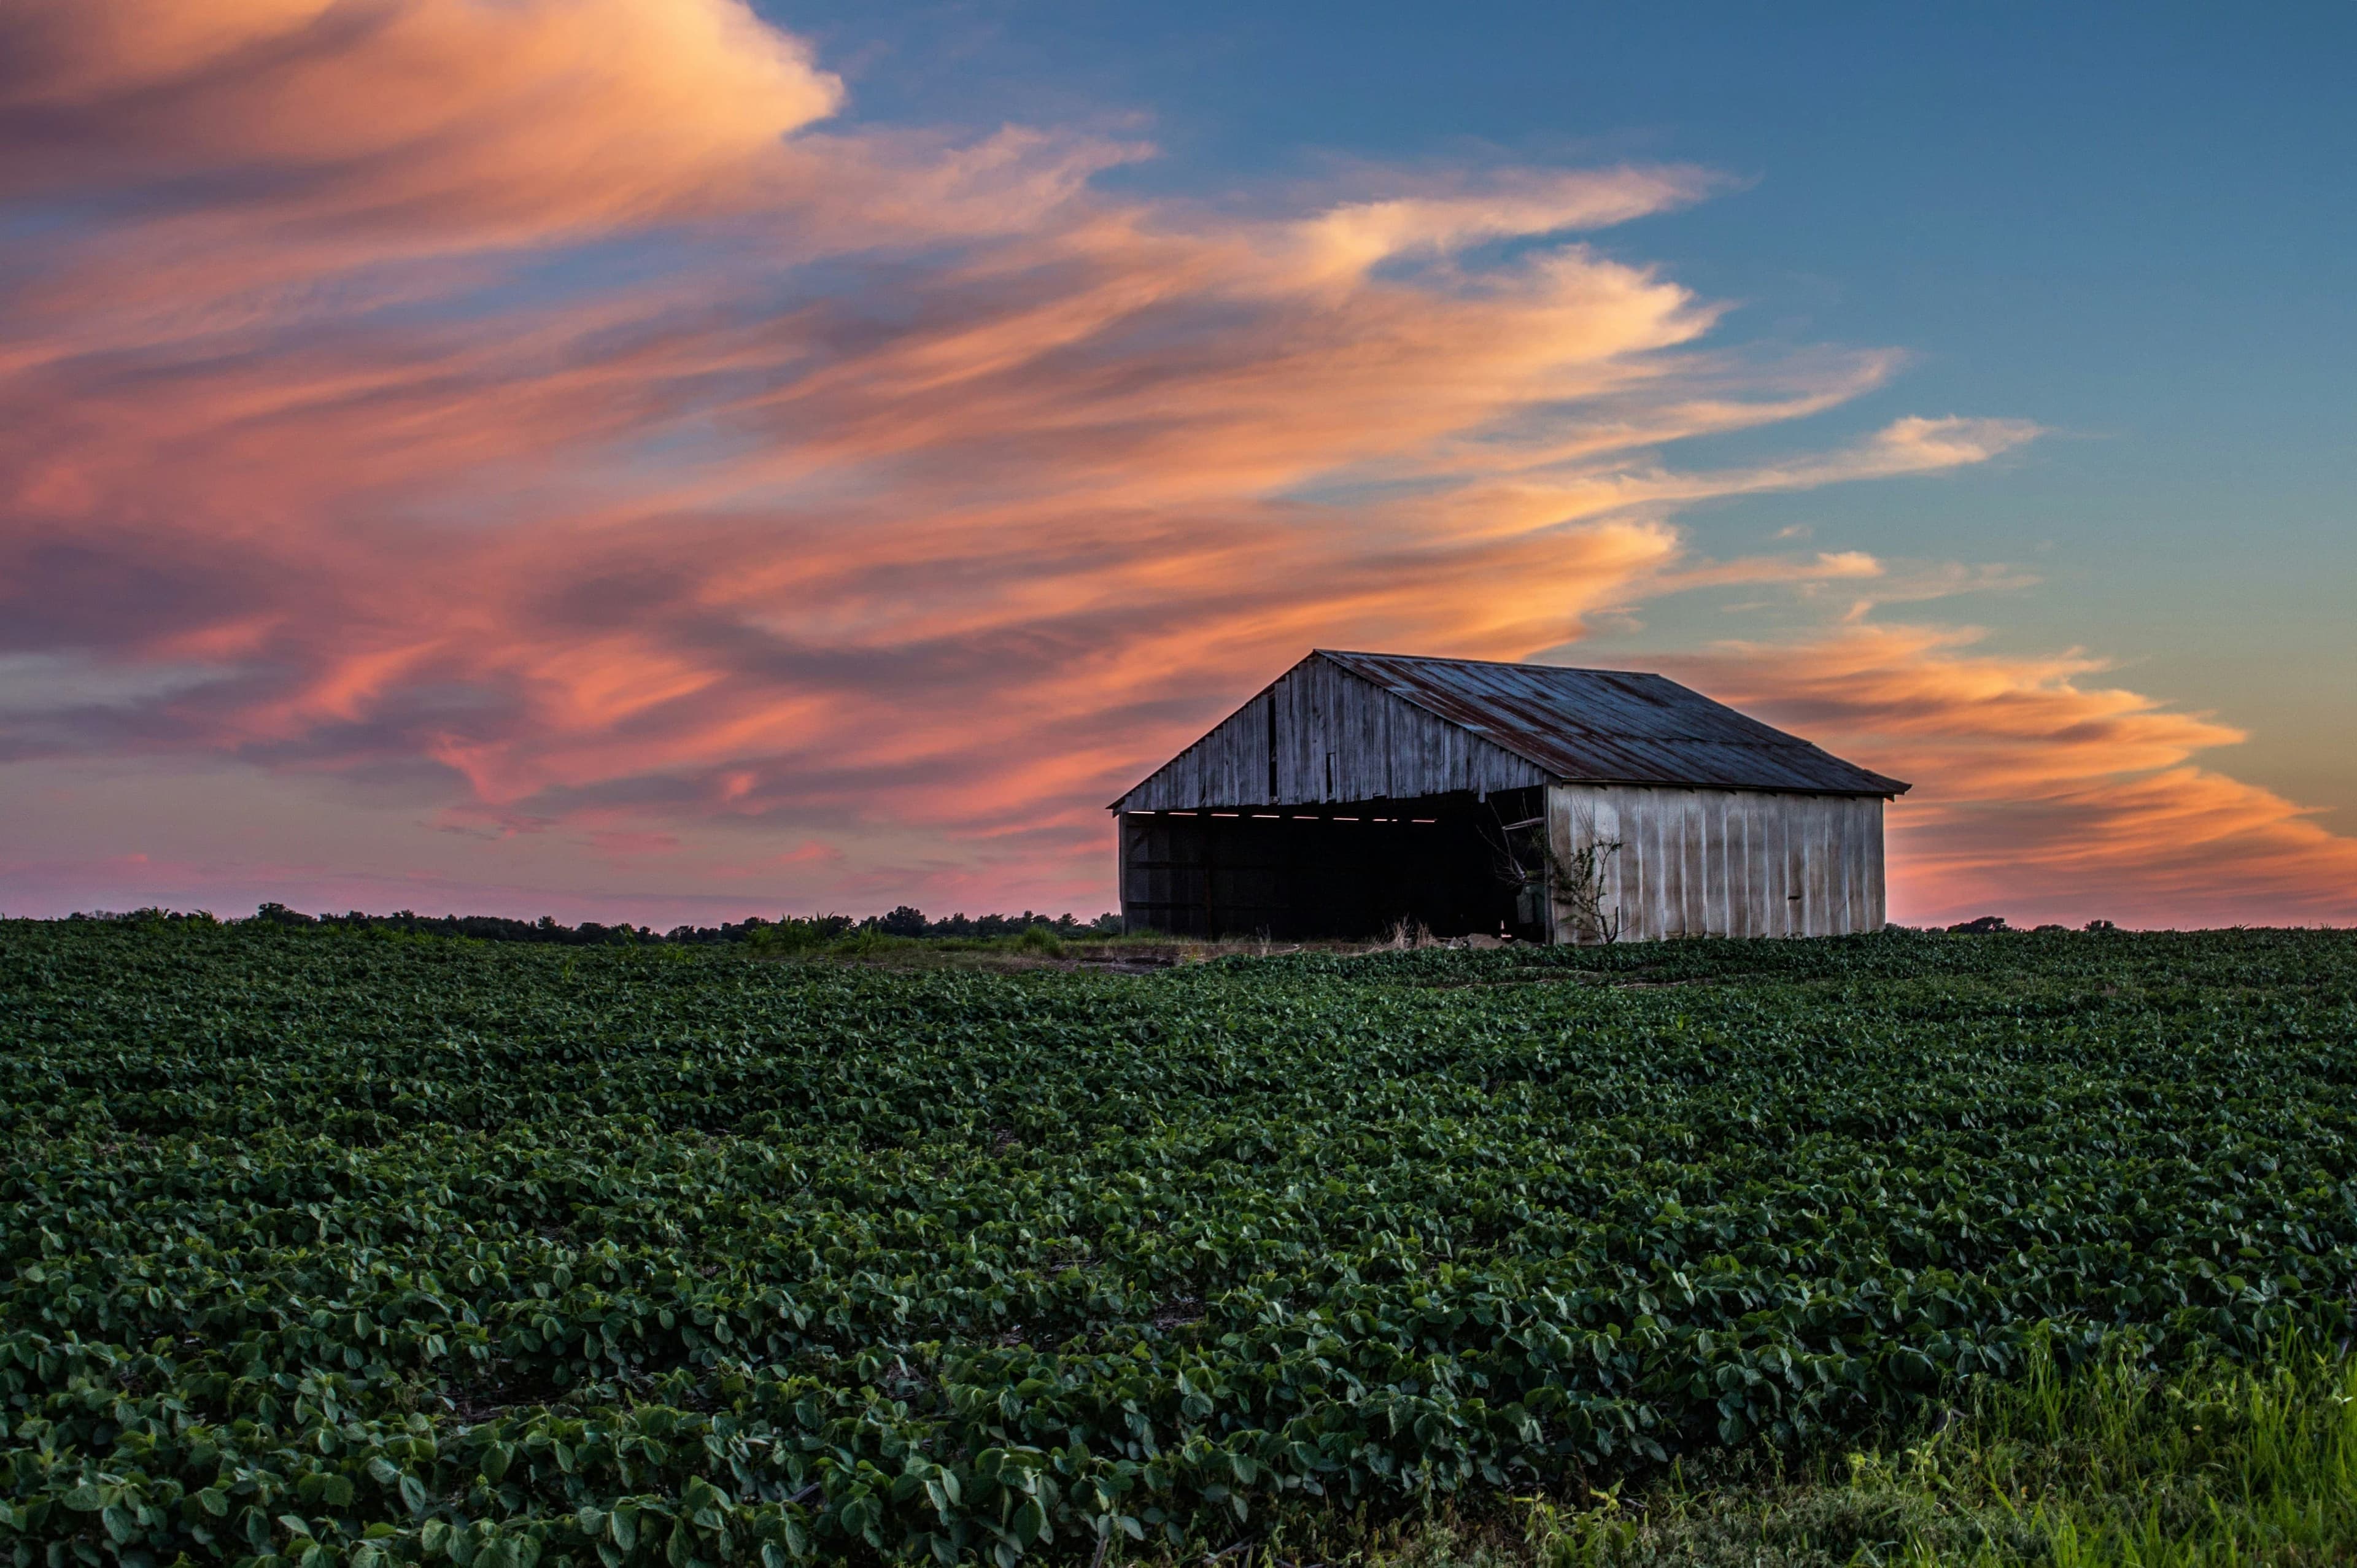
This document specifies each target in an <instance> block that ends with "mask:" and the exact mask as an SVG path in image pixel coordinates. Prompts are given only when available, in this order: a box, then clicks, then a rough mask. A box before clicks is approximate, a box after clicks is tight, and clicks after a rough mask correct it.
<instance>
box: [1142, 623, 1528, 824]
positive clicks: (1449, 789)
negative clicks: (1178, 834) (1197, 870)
mask: <svg viewBox="0 0 2357 1568" xmlns="http://www.w3.org/2000/svg"><path fill="white" fill-rule="evenodd" d="M1545 782H1546V775H1545V774H1544V772H1542V771H1541V770H1540V769H1539V768H1538V767H1537V766H1536V765H1535V764H1534V763H1532V762H1530V761H1528V760H1527V759H1525V758H1523V757H1517V756H1515V755H1514V754H1513V753H1512V752H1510V751H1507V750H1505V749H1504V748H1502V747H1501V746H1496V745H1494V744H1492V743H1491V742H1490V741H1488V740H1485V739H1483V738H1482V737H1481V736H1480V735H1479V734H1478V733H1476V732H1475V731H1474V730H1473V729H1472V728H1469V727H1468V726H1466V725H1460V724H1456V723H1452V722H1450V721H1449V720H1448V719H1445V718H1442V717H1440V716H1439V715H1437V714H1433V713H1430V712H1428V711H1426V709H1424V708H1422V707H1419V706H1417V705H1415V703H1410V702H1408V701H1406V700H1405V698H1403V697H1401V696H1399V695H1397V694H1395V693H1393V692H1390V691H1388V690H1386V689H1384V688H1383V687H1382V686H1379V685H1377V684H1375V683H1374V682H1372V681H1369V680H1366V679H1364V678H1362V677H1361V676H1359V675H1356V674H1353V673H1352V672H1351V671H1348V670H1346V669H1344V668H1343V667H1342V666H1341V665H1340V664H1338V663H1336V662H1335V661H1334V660H1331V659H1329V658H1327V657H1326V656H1325V655H1323V654H1312V655H1310V656H1309V657H1308V658H1307V659H1305V660H1302V661H1301V662H1300V663H1298V664H1297V665H1295V666H1294V667H1293V668H1292V669H1290V670H1288V671H1286V672H1285V673H1284V674H1283V675H1281V676H1279V677H1278V678H1277V679H1276V680H1275V682H1273V683H1271V684H1270V685H1269V686H1268V687H1267V688H1266V689H1265V690H1264V691H1262V692H1261V693H1259V694H1258V695H1257V696H1255V697H1254V698H1253V699H1252V700H1251V701H1250V702H1248V703H1245V704H1244V705H1243V707H1241V708H1238V709H1237V710H1236V711H1235V712H1234V713H1233V714H1230V715H1229V716H1228V717H1227V718H1226V719H1225V720H1223V721H1222V723H1221V724H1220V725H1218V726H1217V727H1216V728H1214V729H1213V730H1212V731H1211V734H1209V735H1207V736H1204V737H1203V738H1202V739H1200V740H1199V741H1197V742H1196V743H1195V744H1194V745H1192V746H1189V747H1188V748H1187V749H1186V750H1184V751H1182V752H1180V753H1179V755H1178V756H1177V757H1172V758H1171V759H1170V760H1169V761H1168V762H1167V763H1165V764H1164V765H1163V766H1162V767H1161V768H1158V769H1157V770H1156V771H1155V773H1154V774H1153V775H1152V776H1151V777H1150V778H1148V779H1146V780H1145V782H1143V783H1141V784H1139V785H1138V786H1137V787H1136V788H1135V789H1132V790H1131V791H1130V792H1129V793H1128V794H1126V795H1124V796H1123V797H1122V798H1121V799H1120V800H1116V801H1114V805H1113V810H1114V811H1209V810H1230V809H1233V808H1237V807H1243V806H1315V805H1325V804H1331V803H1333V802H1337V801H1344V800H1408V799H1413V798H1415V797H1419V796H1426V795H1447V794H1454V793H1471V794H1475V795H1481V794H1486V793H1488V792H1490V791H1492V790H1499V789H1527V788H1532V787H1534V786H1537V785H1542V784H1544V783H1545Z"/></svg>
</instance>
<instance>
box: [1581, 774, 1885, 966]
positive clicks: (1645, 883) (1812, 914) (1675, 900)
mask: <svg viewBox="0 0 2357 1568" xmlns="http://www.w3.org/2000/svg"><path fill="white" fill-rule="evenodd" d="M1547 836H1548V843H1549V847H1550V849H1551V852H1552V854H1553V855H1554V857H1555V862H1556V864H1557V865H1573V864H1575V856H1577V854H1579V853H1580V852H1581V851H1582V850H1583V849H1584V848H1585V847H1586V846H1587V845H1588V844H1590V843H1614V842H1616V841H1617V842H1618V843H1619V844H1620V848H1619V849H1618V850H1616V851H1612V852H1611V853H1609V854H1607V855H1606V856H1605V857H1604V858H1603V867H1604V875H1603V877H1602V879H1601V884H1602V898H1601V900H1600V902H1601V904H1602V908H1603V909H1604V912H1605V913H1606V914H1607V915H1608V916H1609V915H1613V914H1617V915H1618V917H1619V919H1620V933H1619V935H1620V940H1622V941H1654V940H1661V939H1663V938H1665V937H1701V936H1711V937H1835V936H1846V935H1849V934H1851V933H1854V932H1858V931H1878V930H1880V929H1882V922H1883V886H1882V800H1881V799H1880V798H1879V797H1878V796H1872V795H1782V794H1770V793H1767V792H1764V791H1759V790H1738V789H1662V788H1656V787H1652V786H1637V785H1620V784H1557V785H1555V786H1554V787H1553V788H1552V789H1549V790H1548V791H1547ZM1554 917H1555V918H1554V923H1553V929H1554V931H1555V940H1558V941H1594V940H1598V937H1597V933H1596V932H1595V930H1594V929H1593V923H1592V922H1591V921H1589V920H1587V919H1586V918H1583V913H1582V911H1580V910H1579V909H1578V908H1576V907H1575V906H1574V904H1573V903H1572V902H1570V901H1569V900H1566V898H1564V897H1561V895H1560V893H1558V896H1557V897H1556V898H1555V912H1554Z"/></svg>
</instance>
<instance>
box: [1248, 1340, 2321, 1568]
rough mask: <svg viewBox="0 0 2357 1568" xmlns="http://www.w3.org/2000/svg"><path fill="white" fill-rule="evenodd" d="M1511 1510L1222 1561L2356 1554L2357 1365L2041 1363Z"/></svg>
mask: <svg viewBox="0 0 2357 1568" xmlns="http://www.w3.org/2000/svg"><path fill="white" fill-rule="evenodd" d="M1517 1507H1518V1509H1519V1510H1520V1511H1519V1515H1518V1516H1517V1517H1512V1518H1507V1519H1501V1518H1499V1517H1496V1516H1490V1517H1481V1516H1478V1515H1473V1516H1469V1515H1461V1514H1441V1515H1437V1516H1435V1517H1433V1518H1431V1519H1428V1520H1424V1521H1422V1522H1420V1523H1419V1522H1415V1521H1394V1522H1393V1523H1392V1524H1389V1525H1386V1526H1382V1527H1376V1528H1369V1527H1365V1526H1361V1527H1360V1528H1358V1529H1356V1530H1353V1529H1351V1527H1349V1526H1347V1525H1346V1526H1344V1527H1342V1528H1341V1529H1340V1530H1338V1529H1336V1528H1335V1527H1334V1525H1333V1524H1332V1523H1331V1522H1329V1523H1326V1524H1325V1525H1323V1526H1319V1525H1316V1524H1308V1523H1307V1521H1305V1522H1304V1525H1300V1526H1296V1527H1295V1528H1294V1529H1293V1530H1287V1529H1285V1528H1282V1527H1280V1528H1278V1529H1276V1530H1272V1531H1271V1533H1270V1534H1269V1535H1268V1536H1266V1537H1265V1538H1264V1539H1263V1540H1261V1541H1256V1542H1254V1543H1253V1544H1252V1545H1251V1546H1249V1547H1243V1549H1241V1550H1238V1551H1236V1552H1234V1553H1233V1554H1232V1555H1230V1556H1228V1557H1226V1558H1224V1559H1223V1560H1222V1568H1229V1565H1230V1564H1232V1565H1233V1568H1284V1565H1285V1564H1286V1563H1293V1564H1296V1565H1297V1568H1306V1565H1307V1564H1308V1563H1312V1562H1319V1563H1325V1564H1327V1565H1328V1568H1341V1565H1342V1564H1344V1563H1363V1564H1369V1565H1375V1564H1384V1565H1389V1568H1505V1565H1508V1564H1515V1565H1521V1564H1535V1565H1537V1568H1670V1565H1672V1564H1677V1565H1693V1568H1858V1565H1865V1568H1996V1565H1998V1564H2014V1563H2035V1564H2045V1565H2049V1568H2246V1565H2253V1564H2289V1565H2294V1568H2298V1565H2304V1564H2311V1563H2357V1360H2352V1359H2348V1358H2345V1357H2341V1356H2331V1355H2323V1354H2319V1353H2318V1351H2317V1350H2316V1349H2315V1348H2313V1347H2310V1346H2303V1345H2299V1344H2287V1345H2284V1346H2281V1347H2279V1348H2277V1350H2276V1353H2275V1354H2274V1355H2272V1356H2271V1357H2269V1358H2268V1359H2266V1360H2265V1361H2264V1362H2262V1363H2259V1364H2255V1365H2250V1366H2243V1365H2236V1364H2233V1363H2227V1362H2216V1361H2212V1362H2208V1363H2204V1364H2201V1365H2198V1366H2192V1367H2188V1368H2184V1369H2179V1370H2178V1371H2175V1372H2173V1373H2170V1374H2168V1375H2161V1374H2158V1373H2155V1372H2153V1371H2152V1370H2150V1369H2148V1368H2147V1367H2145V1366H2144V1365H2142V1364H2141V1363H2140V1361H2139V1360H2138V1359H2136V1357H2134V1356H2133V1355H2131V1354H2127V1353H2126V1352H2123V1353H2120V1354H2115V1355H2113V1356H2111V1357H2109V1358H2107V1359H2099V1360H2096V1361H2093V1362H2091V1363H2088V1364H2085V1365H2083V1366H2082V1367H2080V1368H2078V1369H2075V1370H2072V1371H2068V1372H2065V1371H2064V1370H2062V1369H2060V1368H2058V1367H2057V1366H2056V1365H2055V1363H2054V1361H2053V1360H2052V1359H2051V1358H2050V1357H2048V1356H2046V1355H2043V1354H2033V1356H2032V1358H2031V1359H2030V1361H2029V1366H2028V1368H2027V1369H2026V1373H2025V1375H2024V1376H2023V1377H2022V1378H2021V1379H2019V1380H2017V1381H2013V1382H2007V1383H1994V1382H1991V1383H1983V1384H1980V1385H1978V1386H1976V1387H1975V1388H1974V1389H1972V1390H1971V1391H1969V1392H1968V1393H1966V1394H1964V1395H1963V1396H1962V1397H1960V1398H1959V1399H1958V1400H1957V1401H1956V1402H1953V1403H1952V1404H1950V1405H1948V1406H1946V1407H1943V1408H1942V1409H1940V1410H1938V1411H1937V1412H1935V1413H1934V1414H1933V1415H1932V1416H1931V1417H1930V1418H1929V1419H1928V1420H1927V1421H1926V1422H1925V1423H1923V1424H1922V1425H1921V1427H1920V1428H1919V1429H1918V1430H1917V1431H1915V1432H1913V1433H1910V1434H1903V1435H1894V1436H1892V1437H1891V1438H1889V1440H1888V1441H1884V1442H1878V1443H1869V1444H1862V1445H1859V1446H1857V1447H1856V1448H1853V1449H1846V1450H1831V1451H1827V1452H1823V1453H1818V1454H1814V1455H1797V1456H1796V1455H1779V1454H1777V1453H1776V1452H1774V1451H1772V1450H1769V1449H1765V1448H1760V1447H1757V1446H1754V1447H1751V1448H1747V1449H1743V1450H1739V1451H1737V1452H1734V1453H1731V1454H1725V1455H1714V1456H1711V1457H1708V1458H1706V1459H1704V1460H1701V1461H1699V1462H1690V1463H1687V1464H1684V1465H1681V1466H1675V1467H1674V1468H1672V1469H1671V1470H1670V1471H1669V1472H1667V1473H1666V1474H1664V1475H1661V1476H1657V1477H1652V1479H1651V1480H1649V1481H1632V1482H1631V1483H1629V1484H1627V1485H1626V1486H1625V1487H1623V1486H1620V1485H1616V1486H1614V1487H1610V1488H1609V1489H1608V1490H1591V1491H1589V1492H1587V1494H1586V1495H1585V1496H1583V1497H1580V1498H1521V1499H1519V1500H1518V1504H1517Z"/></svg>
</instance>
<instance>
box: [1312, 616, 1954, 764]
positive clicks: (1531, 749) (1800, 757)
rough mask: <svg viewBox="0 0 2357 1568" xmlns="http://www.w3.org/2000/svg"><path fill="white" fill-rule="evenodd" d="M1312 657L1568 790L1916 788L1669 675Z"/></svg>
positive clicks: (1396, 656)
mask: <svg viewBox="0 0 2357 1568" xmlns="http://www.w3.org/2000/svg"><path fill="white" fill-rule="evenodd" d="M1311 657H1312V658H1322V659H1328V660H1332V661H1333V662H1334V663H1336V664H1338V665H1340V667H1341V668H1343V669H1344V670H1347V671H1350V672H1351V674H1353V675H1356V676H1358V677H1359V678H1360V679H1361V680H1364V681H1367V682H1372V683H1373V684H1374V685H1377V686H1380V687H1382V688H1383V689H1384V690H1385V691H1388V692H1391V693H1394V695H1396V696H1398V697H1400V698H1401V699H1402V700H1403V701H1405V702H1409V703H1415V705H1416V706H1417V707H1419V708H1422V709H1424V710H1425V711H1426V712H1427V713H1430V714H1435V715H1436V716H1437V717H1439V718H1442V719H1446V720H1447V721H1448V722H1449V723H1451V724H1453V725H1458V726H1459V727H1461V728H1464V729H1468V730H1471V731H1473V732H1475V733H1476V734H1479V735H1480V736H1484V737H1485V738H1486V739H1488V740H1489V741H1490V742H1491V744H1492V745H1495V746H1501V747H1502V748H1504V749H1505V750H1508V751H1511V752H1512V753H1514V754H1515V755H1516V756H1518V757H1523V758H1525V759H1527V760H1528V761H1530V762H1531V763H1533V764H1534V765H1535V766H1537V767H1538V768H1542V769H1544V771H1545V772H1547V773H1548V774H1551V775H1552V776H1554V777H1555V778H1557V779H1564V780H1566V781H1580V782H1588V783H1614V784H1668V785H1674V786H1686V787H1691V788H1697V789H1777V790H1793V791H1801V792H1808V793H1815V794H1827V795H1900V794H1904V793H1905V792H1906V790H1907V789H1908V786H1907V785H1906V784H1904V783H1902V782H1900V780H1899V779H1890V778H1886V777H1885V776H1883V775H1882V774H1879V773H1875V772H1871V771H1869V770H1867V769H1866V768H1860V767H1858V766H1857V764H1855V763H1850V762H1844V761H1843V760H1842V759H1841V758H1840V757H1835V756H1834V755H1833V754H1832V753H1830V752H1828V751H1825V750H1824V749H1822V748H1821V747H1818V746H1812V745H1810V744H1809V743H1808V742H1807V741H1805V740H1803V739H1801V738H1800V737H1799V736H1791V735H1786V734H1785V733H1784V732H1783V731H1781V730H1780V729H1774V728H1771V727H1770V726H1769V725H1764V724H1761V723H1760V721H1759V720H1758V719H1755V718H1750V717H1748V716H1746V715H1745V714H1739V713H1737V712H1736V711H1735V710H1734V709H1733V708H1730V707H1728V706H1727V705H1726V704H1725V703H1714V702H1712V701H1711V700H1710V699H1709V698H1708V697H1706V696H1704V695H1703V694H1702V693H1699V692H1696V691H1694V690H1692V689H1691V688H1689V687H1685V686H1681V685H1679V684H1678V683H1677V682H1675V681H1673V680H1670V679H1669V678H1668V677H1666V676H1663V675H1652V674H1646V673H1643V672H1641V671H1633V670H1569V669H1565V668H1562V667H1560V666H1557V665H1553V664H1492V663H1488V662H1485V661H1483V660H1473V659H1422V658H1416V657H1415V656H1413V655H1408V654H1400V653H1351V652H1344V651H1340V650H1332V649H1319V650H1317V651H1316V652H1315V653H1313V654H1312V655H1311Z"/></svg>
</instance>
